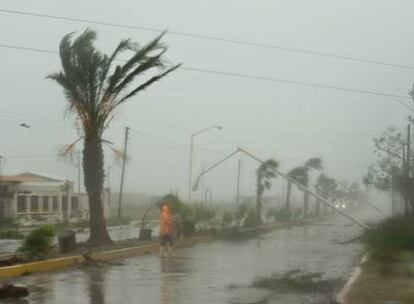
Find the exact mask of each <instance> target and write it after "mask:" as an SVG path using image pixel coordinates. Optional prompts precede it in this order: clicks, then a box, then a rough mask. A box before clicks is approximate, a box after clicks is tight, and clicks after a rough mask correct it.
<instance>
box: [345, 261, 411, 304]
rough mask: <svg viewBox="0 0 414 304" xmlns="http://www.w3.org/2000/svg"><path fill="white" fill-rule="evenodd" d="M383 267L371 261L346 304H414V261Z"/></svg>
mask: <svg viewBox="0 0 414 304" xmlns="http://www.w3.org/2000/svg"><path fill="white" fill-rule="evenodd" d="M388 270H389V273H388V272H387V274H384V268H383V266H381V265H379V264H377V263H375V262H372V261H369V262H367V263H366V264H364V265H363V266H362V272H361V274H360V275H359V277H358V278H357V279H356V281H355V282H354V283H353V285H352V287H351V288H350V290H349V291H348V293H347V295H346V296H345V303H346V304H412V303H414V261H410V262H400V263H395V264H392V265H391V266H390V268H389V269H388Z"/></svg>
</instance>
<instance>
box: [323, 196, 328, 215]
mask: <svg viewBox="0 0 414 304" xmlns="http://www.w3.org/2000/svg"><path fill="white" fill-rule="evenodd" d="M324 199H327V198H326V197H324ZM323 214H325V215H326V214H328V205H327V204H323Z"/></svg>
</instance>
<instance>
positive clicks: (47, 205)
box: [42, 196, 49, 212]
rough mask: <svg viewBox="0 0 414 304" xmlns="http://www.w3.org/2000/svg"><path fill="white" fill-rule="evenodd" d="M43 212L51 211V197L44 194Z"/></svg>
mask: <svg viewBox="0 0 414 304" xmlns="http://www.w3.org/2000/svg"><path fill="white" fill-rule="evenodd" d="M42 208H43V212H49V197H48V196H43V204H42Z"/></svg>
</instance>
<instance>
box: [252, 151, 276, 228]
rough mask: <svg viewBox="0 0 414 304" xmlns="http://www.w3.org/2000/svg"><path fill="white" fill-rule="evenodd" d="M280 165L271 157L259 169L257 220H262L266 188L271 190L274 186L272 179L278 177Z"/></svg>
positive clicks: (259, 221)
mask: <svg viewBox="0 0 414 304" xmlns="http://www.w3.org/2000/svg"><path fill="white" fill-rule="evenodd" d="M278 167H279V163H278V162H277V161H275V160H273V159H269V160H267V161H265V162H264V163H262V164H261V165H260V166H259V168H258V169H257V186H256V187H257V189H256V194H257V197H256V213H257V214H256V215H257V222H258V223H261V222H262V199H263V193H264V191H265V190H269V189H270V188H271V186H272V184H271V182H270V181H271V180H272V179H273V178H276V173H275V171H274V170H275V169H277V168H278Z"/></svg>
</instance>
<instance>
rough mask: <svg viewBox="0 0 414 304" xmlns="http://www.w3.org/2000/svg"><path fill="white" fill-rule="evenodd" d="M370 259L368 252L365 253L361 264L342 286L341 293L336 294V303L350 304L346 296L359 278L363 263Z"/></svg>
mask: <svg viewBox="0 0 414 304" xmlns="http://www.w3.org/2000/svg"><path fill="white" fill-rule="evenodd" d="M368 260H369V255H368V253H366V254H364V256H363V257H362V259H361V260H360V262H359V265H358V266H357V267H356V268H355V269H354V271H353V272H352V274H351V276H350V277H349V278H348V280H347V281H346V283H345V285H344V286H343V287H342V289H341V290H340V291H339V293H338V294H337V296H336V299H335V300H336V303H338V304H350V303H349V302H347V300H346V297H347V295H348V293H349V291H350V290H351V288H352V286H353V285H354V283H355V281H356V280H357V279H358V278H359V276H360V275H361V273H362V265H363V264H365V263H366V262H367V261H368Z"/></svg>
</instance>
